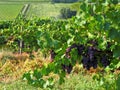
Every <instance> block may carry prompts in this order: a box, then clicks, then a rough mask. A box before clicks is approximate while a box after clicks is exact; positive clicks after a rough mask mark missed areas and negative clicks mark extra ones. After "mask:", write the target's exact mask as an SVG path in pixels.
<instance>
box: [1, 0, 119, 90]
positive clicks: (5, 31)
mask: <svg viewBox="0 0 120 90" xmlns="http://www.w3.org/2000/svg"><path fill="white" fill-rule="evenodd" d="M119 16H120V8H119V7H118V2H117V0H114V1H113V0H98V1H95V0H93V3H88V2H87V1H85V2H83V3H81V5H80V14H79V16H76V17H73V18H72V19H70V20H67V21H59V20H58V21H57V20H41V19H38V18H34V19H33V20H26V19H25V18H23V17H20V18H18V19H16V20H15V21H13V22H12V24H11V26H10V27H8V28H4V27H3V28H1V31H0V32H1V33H2V34H1V35H2V36H5V37H6V40H7V45H10V46H11V47H12V48H14V49H15V50H19V51H20V53H21V52H22V51H28V52H32V51H33V50H38V49H40V50H41V51H42V52H43V53H44V54H45V56H46V54H48V52H49V54H50V55H51V63H50V64H49V65H47V66H43V67H42V68H41V69H39V68H38V69H36V70H34V71H30V72H27V73H25V74H24V76H23V77H24V78H26V79H27V80H28V83H29V84H31V85H34V86H39V87H43V88H46V87H49V88H52V87H53V84H54V79H53V78H48V79H47V80H44V79H43V76H48V75H49V73H51V72H53V73H55V74H58V75H59V81H60V84H61V83H62V82H64V77H65V73H66V72H67V73H70V72H71V70H72V67H73V66H74V65H75V64H76V62H79V63H82V64H83V67H84V68H86V69H88V70H89V69H90V68H91V67H93V68H97V66H100V67H101V66H104V67H106V66H108V65H109V69H110V70H114V69H119V68H120V63H119V61H120V59H119V57H120V40H119V38H120V37H119V36H120V32H119V30H120V20H119V19H120V18H119Z"/></svg>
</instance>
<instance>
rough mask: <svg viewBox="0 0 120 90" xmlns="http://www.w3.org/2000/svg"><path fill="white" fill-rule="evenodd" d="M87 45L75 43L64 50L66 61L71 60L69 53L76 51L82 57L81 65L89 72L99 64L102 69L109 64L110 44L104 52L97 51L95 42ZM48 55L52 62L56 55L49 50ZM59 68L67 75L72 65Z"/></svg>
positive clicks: (110, 56)
mask: <svg viewBox="0 0 120 90" xmlns="http://www.w3.org/2000/svg"><path fill="white" fill-rule="evenodd" d="M87 44H88V45H83V44H76V43H74V44H72V45H71V46H70V47H68V48H67V49H66V52H65V57H66V58H67V59H71V56H70V52H71V51H72V49H76V50H77V53H78V55H79V56H82V60H81V63H82V64H83V67H84V68H86V69H87V70H90V68H91V67H93V68H94V69H96V68H97V66H98V64H99V63H101V64H102V66H103V67H106V66H108V65H109V64H110V60H111V59H112V57H113V53H112V52H111V51H110V49H109V48H110V43H108V44H107V46H106V47H108V49H106V50H99V49H97V48H96V47H97V46H98V43H97V42H96V41H95V40H91V41H89V42H88V43H87ZM50 54H51V60H52V61H53V59H54V58H55V55H56V53H55V52H54V50H51V51H50ZM61 66H62V69H63V70H64V71H66V72H67V73H70V72H71V71H72V68H73V65H72V63H69V65H66V64H62V65H61Z"/></svg>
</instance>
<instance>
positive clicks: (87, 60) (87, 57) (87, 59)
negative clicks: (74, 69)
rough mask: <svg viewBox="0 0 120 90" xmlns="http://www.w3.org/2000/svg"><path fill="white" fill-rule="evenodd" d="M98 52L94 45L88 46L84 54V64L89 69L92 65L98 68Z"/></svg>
mask: <svg viewBox="0 0 120 90" xmlns="http://www.w3.org/2000/svg"><path fill="white" fill-rule="evenodd" d="M96 52H97V50H96V49H95V48H94V47H93V46H90V47H88V50H87V52H86V53H85V54H84V55H83V59H82V64H83V67H84V68H86V69H87V70H89V69H90V67H93V68H94V69H95V68H97V64H98V60H97V58H96V55H95V54H96Z"/></svg>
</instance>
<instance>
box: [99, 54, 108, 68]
mask: <svg viewBox="0 0 120 90" xmlns="http://www.w3.org/2000/svg"><path fill="white" fill-rule="evenodd" d="M101 63H102V65H103V66H104V67H106V66H108V65H109V64H110V61H109V60H108V59H107V57H106V56H103V57H102V59H101Z"/></svg>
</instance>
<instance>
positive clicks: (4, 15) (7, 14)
mask: <svg viewBox="0 0 120 90" xmlns="http://www.w3.org/2000/svg"><path fill="white" fill-rule="evenodd" d="M22 7H23V4H0V20H13V19H15V18H16V17H17V15H18V14H19V13H20V11H21V9H22Z"/></svg>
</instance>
